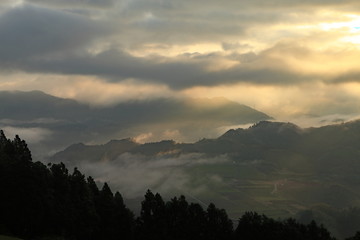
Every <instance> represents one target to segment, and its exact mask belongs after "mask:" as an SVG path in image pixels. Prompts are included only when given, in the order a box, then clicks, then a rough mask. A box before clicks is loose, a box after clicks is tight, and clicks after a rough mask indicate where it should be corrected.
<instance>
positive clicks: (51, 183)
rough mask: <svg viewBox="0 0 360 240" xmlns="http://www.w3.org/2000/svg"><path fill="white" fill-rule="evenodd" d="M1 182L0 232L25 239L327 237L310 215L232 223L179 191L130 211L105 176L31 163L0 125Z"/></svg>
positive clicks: (249, 216)
mask: <svg viewBox="0 0 360 240" xmlns="http://www.w3.org/2000/svg"><path fill="white" fill-rule="evenodd" d="M0 189H1V191H2V195H1V198H0V201H1V202H0V213H1V215H0V234H2V235H10V236H17V237H21V238H24V239H76V240H83V239H84V240H85V239H86V240H89V239H109V240H111V239H214V240H215V239H284V240H285V239H314V240H315V239H319V240H327V239H333V238H332V237H331V236H330V233H329V232H328V231H327V230H326V229H325V228H324V227H323V226H319V225H318V224H316V223H315V222H314V221H312V222H311V223H310V224H307V225H305V224H300V223H298V222H296V221H295V220H293V219H287V220H283V221H282V220H273V219H271V218H268V217H266V216H265V215H259V214H257V213H255V212H247V213H245V214H244V215H243V216H242V217H240V219H239V221H238V222H236V224H234V223H233V222H232V221H231V220H230V219H229V218H228V216H227V213H226V211H225V210H224V209H218V208H216V206H215V205H214V204H209V206H208V207H207V208H206V209H203V207H202V206H201V205H199V204H197V203H188V202H187V200H186V198H185V197H184V196H180V197H174V198H172V199H170V200H168V201H165V200H164V199H163V198H162V197H161V195H160V194H159V193H156V194H153V193H152V192H151V191H150V190H148V191H147V192H146V194H145V199H144V200H143V201H142V203H141V212H140V215H139V216H134V214H133V213H132V212H131V211H130V210H129V209H128V208H127V207H126V206H125V204H124V202H123V198H122V196H121V194H120V193H119V192H116V193H115V194H113V192H112V191H111V189H110V187H109V186H108V184H107V183H104V184H103V186H102V187H101V189H99V188H98V187H97V185H96V183H95V181H94V179H93V178H92V177H87V178H86V177H85V176H84V175H83V174H82V173H81V172H80V171H79V170H78V169H76V168H75V169H74V171H73V172H72V173H70V172H69V171H68V169H67V168H66V166H65V165H64V164H63V163H59V164H49V165H48V166H45V165H44V164H42V163H40V162H33V161H32V157H31V153H30V150H29V149H28V147H27V144H26V142H25V141H24V140H21V139H20V138H19V137H18V136H16V137H15V139H14V140H9V139H7V138H6V136H5V135H4V133H3V132H2V131H1V132H0ZM233 226H235V228H234V227H233Z"/></svg>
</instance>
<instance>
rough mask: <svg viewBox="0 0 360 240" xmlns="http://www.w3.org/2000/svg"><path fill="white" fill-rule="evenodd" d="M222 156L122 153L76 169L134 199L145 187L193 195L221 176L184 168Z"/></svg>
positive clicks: (213, 161) (218, 160)
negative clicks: (116, 156)
mask: <svg viewBox="0 0 360 240" xmlns="http://www.w3.org/2000/svg"><path fill="white" fill-rule="evenodd" d="M228 161H229V160H228V158H227V157H226V156H218V157H214V158H206V157H205V156H203V155H202V154H183V155H180V156H178V157H168V156H157V157H151V158H149V157H145V156H142V155H138V154H136V155H132V154H130V153H125V154H122V155H120V156H119V157H118V158H117V159H116V160H114V161H101V162H96V163H85V162H84V163H81V164H80V165H79V169H81V170H82V171H84V172H86V174H88V175H91V176H94V178H95V179H96V180H98V181H101V182H105V181H107V182H110V183H111V185H112V186H114V188H115V189H117V190H119V191H121V193H123V194H124V196H126V197H127V198H136V197H140V196H142V195H143V194H144V192H145V191H146V190H147V189H153V190H154V191H160V192H162V193H164V194H165V195H166V194H169V193H173V192H177V193H178V192H180V193H186V192H190V193H192V194H196V193H199V192H202V191H204V190H206V189H207V188H208V187H209V186H211V185H212V184H219V182H221V181H222V179H221V178H220V177H219V176H217V175H215V174H206V175H202V176H199V175H192V174H190V172H188V171H187V168H191V167H195V166H206V165H214V164H219V163H226V162H228Z"/></svg>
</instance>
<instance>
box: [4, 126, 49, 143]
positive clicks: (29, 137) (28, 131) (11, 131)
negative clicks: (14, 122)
mask: <svg viewBox="0 0 360 240" xmlns="http://www.w3.org/2000/svg"><path fill="white" fill-rule="evenodd" d="M0 124H1V123H0ZM0 129H2V130H4V133H5V135H7V136H8V137H9V138H12V137H15V135H19V136H20V137H21V139H26V142H27V143H29V144H35V143H39V142H41V141H43V140H45V139H46V138H48V137H49V136H50V135H51V131H50V130H48V129H45V128H18V127H10V126H6V125H3V126H0Z"/></svg>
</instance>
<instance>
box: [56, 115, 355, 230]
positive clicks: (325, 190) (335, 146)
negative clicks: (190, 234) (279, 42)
mask: <svg viewBox="0 0 360 240" xmlns="http://www.w3.org/2000/svg"><path fill="white" fill-rule="evenodd" d="M122 141H130V142H131V140H129V139H127V140H122ZM108 144H109V143H108ZM108 144H105V145H102V146H101V147H100V146H96V145H95V146H86V147H85V148H84V149H86V150H85V151H77V150H75V152H77V155H76V158H74V157H72V154H73V152H74V149H73V147H69V148H67V149H65V150H64V151H63V152H60V153H58V154H56V155H54V157H53V158H51V159H50V161H66V162H68V163H71V164H72V165H73V166H82V167H84V169H85V171H89V174H91V175H93V176H96V177H98V179H99V180H103V179H107V180H110V181H112V182H113V184H114V185H115V186H116V187H117V188H118V189H119V190H121V191H122V192H124V193H125V195H126V193H128V196H129V197H136V196H137V192H136V191H135V190H134V189H138V188H139V189H146V188H152V189H155V190H159V191H160V190H161V191H162V192H164V193H165V194H166V193H169V194H173V193H184V194H185V193H186V194H187V195H190V196H193V197H194V199H197V200H198V201H199V202H204V201H205V203H207V202H206V201H209V200H211V201H213V202H215V203H216V204H218V205H219V206H222V207H225V208H227V209H228V210H229V214H230V216H236V215H239V214H241V213H242V212H244V211H248V210H256V211H259V212H264V213H265V214H268V215H270V216H274V217H284V216H295V214H297V213H299V212H302V211H304V210H306V209H315V210H314V211H316V212H317V214H318V216H321V219H320V220H321V221H325V222H326V221H327V223H329V222H330V224H331V222H332V221H335V220H333V218H334V216H336V214H333V212H336V211H338V210H339V209H343V208H347V207H352V206H360V187H359V186H358V183H359V181H360V177H359V176H360V160H359V159H360V151H359V150H358V146H359V144H360V121H354V122H349V123H345V124H338V125H329V126H324V127H320V128H308V129H301V128H299V127H298V126H296V125H294V124H291V123H281V122H269V121H261V122H259V123H257V124H255V125H253V126H252V127H250V128H248V129H235V130H229V131H227V132H226V133H224V134H223V135H221V136H220V137H218V138H214V139H202V140H200V141H198V142H195V143H187V144H185V143H176V142H174V141H162V142H154V143H147V144H136V145H135V143H134V144H133V145H131V147H128V148H121V149H119V150H118V151H116V150H114V149H111V148H110V147H107V146H108ZM90 149H91V151H90ZM95 149H96V151H95ZM93 151H94V152H96V154H95V153H94V152H93ZM110 152H111V153H112V154H109V153H110ZM92 156H99V157H98V161H97V162H96V160H94V158H92ZM105 156H112V157H110V158H109V157H107V158H106V159H107V162H106V163H104V162H101V163H100V162H99V161H100V160H101V159H104V157H105ZM88 158H90V159H92V160H91V161H93V162H92V163H89V161H88ZM102 169H107V171H106V174H104V171H103V170H102ZM109 169H113V170H109ZM139 192H141V191H139ZM319 206H325V207H321V208H319ZM319 209H320V210H319ZM324 219H325V220H324ZM326 219H327V220H326ZM329 219H330V220H329ZM334 231H335V230H334Z"/></svg>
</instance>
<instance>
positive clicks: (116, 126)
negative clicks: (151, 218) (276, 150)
mask: <svg viewBox="0 0 360 240" xmlns="http://www.w3.org/2000/svg"><path fill="white" fill-rule="evenodd" d="M266 119H271V117H270V116H268V115H266V114H264V113H262V112H259V111H256V110H255V109H252V108H250V107H247V106H245V105H241V104H238V103H236V102H232V101H229V100H227V99H225V98H212V99H196V98H193V99H175V98H166V99H164V98H162V99H151V100H142V101H127V102H121V103H118V104H115V105H111V106H102V107H99V106H89V105H87V104H84V103H80V102H77V101H75V100H71V99H63V98H58V97H54V96H51V95H48V94H45V93H43V92H40V91H32V92H20V91H14V92H8V91H2V92H0V127H1V128H3V129H5V131H6V130H7V131H12V132H15V133H17V134H20V135H23V136H24V135H26V134H25V131H26V130H27V132H26V133H28V134H29V136H28V137H27V136H26V137H27V140H28V142H29V143H30V146H31V148H32V151H33V152H34V154H35V155H39V154H40V155H41V154H44V153H46V152H49V151H54V150H60V149H63V148H64V147H66V146H68V145H69V144H72V143H76V142H92V143H101V142H105V141H107V140H108V139H115V138H123V137H125V136H129V137H136V136H140V138H139V140H147V141H149V140H152V141H154V140H160V139H162V138H169V137H171V138H176V139H177V140H180V141H188V140H196V139H199V138H198V136H205V137H214V136H217V135H218V134H219V130H218V128H221V127H226V126H231V125H239V124H248V123H254V122H258V121H260V120H266ZM31 134H32V135H31ZM36 134H37V135H39V134H43V135H46V136H45V137H44V136H40V137H39V136H34V135H36ZM34 139H40V140H37V141H36V142H35V143H34ZM45 155H46V154H45Z"/></svg>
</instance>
